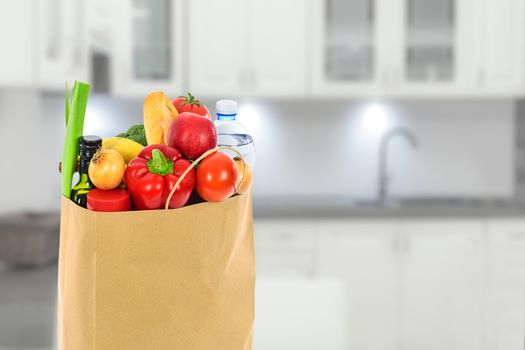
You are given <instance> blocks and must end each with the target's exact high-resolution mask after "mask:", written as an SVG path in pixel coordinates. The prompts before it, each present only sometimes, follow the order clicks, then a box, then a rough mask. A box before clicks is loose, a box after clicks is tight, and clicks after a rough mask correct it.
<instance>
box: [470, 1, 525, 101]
mask: <svg viewBox="0 0 525 350" xmlns="http://www.w3.org/2000/svg"><path fill="white" fill-rule="evenodd" d="M483 4H484V5H483V6H482V9H483V10H482V13H481V15H480V16H479V20H480V23H479V28H480V32H481V34H482V35H481V36H480V53H479V58H480V60H481V65H480V68H479V73H478V82H479V85H480V86H481V87H482V88H483V89H485V90H486V91H488V92H491V93H499V94H507V95H509V94H516V93H519V94H521V95H523V93H524V73H525V72H524V69H523V65H524V64H525V57H524V50H525V45H524V43H523V39H524V34H525V28H524V23H523V22H524V16H525V3H524V2H523V1H521V0H485V1H484V2H483Z"/></svg>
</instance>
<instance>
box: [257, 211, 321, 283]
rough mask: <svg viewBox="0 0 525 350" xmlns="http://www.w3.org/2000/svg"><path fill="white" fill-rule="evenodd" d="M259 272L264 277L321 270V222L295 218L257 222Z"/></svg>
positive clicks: (302, 275)
mask: <svg viewBox="0 0 525 350" xmlns="http://www.w3.org/2000/svg"><path fill="white" fill-rule="evenodd" d="M255 249H256V255H257V275H258V276H260V277H262V278H306V277H313V276H314V275H315V273H316V270H317V258H318V236H317V225H316V224H315V223H314V222H313V221H312V222H304V221H294V220H259V221H258V222H256V223H255Z"/></svg>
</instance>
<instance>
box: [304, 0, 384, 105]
mask: <svg viewBox="0 0 525 350" xmlns="http://www.w3.org/2000/svg"><path fill="white" fill-rule="evenodd" d="M382 3H383V1H381V0H351V1H345V0H313V1H312V6H313V7H312V13H311V17H312V21H311V31H312V32H311V48H310V50H311V54H310V56H311V58H312V62H311V65H312V69H311V72H312V76H311V79H312V92H313V94H314V95H333V94H335V95H339V96H342V95H353V94H358V95H362V94H366V93H372V92H377V91H379V89H380V80H381V81H382V80H383V79H385V78H386V77H385V76H384V74H383V68H384V67H383V66H382V64H383V62H382V61H381V57H380V55H381V51H382V50H381V46H380V45H381V44H380V43H381V40H380V38H381V32H380V31H381V26H382V25H383V24H385V23H384V22H380V21H382V20H381V11H380V10H381V8H382ZM380 70H381V76H380Z"/></svg>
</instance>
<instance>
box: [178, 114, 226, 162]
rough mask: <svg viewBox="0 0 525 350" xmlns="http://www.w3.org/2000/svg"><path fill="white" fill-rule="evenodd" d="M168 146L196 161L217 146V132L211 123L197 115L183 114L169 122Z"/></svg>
mask: <svg viewBox="0 0 525 350" xmlns="http://www.w3.org/2000/svg"><path fill="white" fill-rule="evenodd" d="M168 145H170V146H171V147H175V148H177V149H178V150H180V151H181V152H182V154H184V156H185V157H186V158H188V159H193V160H195V159H197V158H199V157H200V156H201V155H202V154H203V153H204V152H206V151H207V150H210V149H212V148H215V147H216V146H217V130H215V125H213V122H212V121H211V120H210V119H209V118H207V117H203V116H201V115H199V114H195V113H191V112H185V113H181V114H179V116H178V117H177V118H176V119H175V120H174V121H173V122H171V125H170V128H169V130H168Z"/></svg>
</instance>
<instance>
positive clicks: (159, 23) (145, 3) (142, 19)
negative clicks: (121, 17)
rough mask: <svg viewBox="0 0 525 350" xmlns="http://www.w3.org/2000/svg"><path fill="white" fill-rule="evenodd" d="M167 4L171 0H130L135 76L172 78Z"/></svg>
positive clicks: (140, 78)
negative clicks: (131, 5)
mask: <svg viewBox="0 0 525 350" xmlns="http://www.w3.org/2000/svg"><path fill="white" fill-rule="evenodd" d="M170 5H171V4H170V0H133V18H132V21H133V22H132V28H133V30H132V40H133V43H132V50H133V52H132V59H133V63H132V72H133V73H132V74H133V77H134V79H137V80H170V79H172V75H173V73H174V72H173V69H172V67H171V61H172V60H171V55H172V52H171V30H170V28H171V26H170V14H171V11H170Z"/></svg>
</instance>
